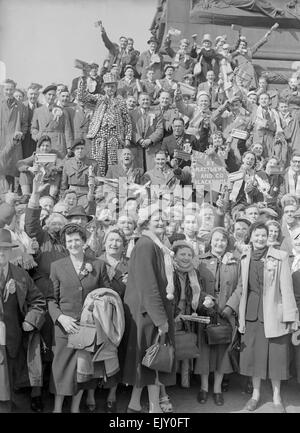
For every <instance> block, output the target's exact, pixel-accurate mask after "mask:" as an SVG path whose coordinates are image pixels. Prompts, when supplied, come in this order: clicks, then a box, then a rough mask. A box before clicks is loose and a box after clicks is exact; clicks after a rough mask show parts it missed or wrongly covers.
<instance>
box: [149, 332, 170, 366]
mask: <svg viewBox="0 0 300 433" xmlns="http://www.w3.org/2000/svg"><path fill="white" fill-rule="evenodd" d="M162 340H165V339H163V338H161V340H160V335H159V334H158V335H157V337H156V339H155V342H154V344H153V345H152V346H150V347H148V349H147V350H146V353H145V355H144V357H143V359H142V365H144V366H145V367H147V368H150V370H156V371H159V372H161V373H171V371H172V368H173V363H174V347H173V346H172V344H171V343H170V341H168V342H166V341H162Z"/></svg>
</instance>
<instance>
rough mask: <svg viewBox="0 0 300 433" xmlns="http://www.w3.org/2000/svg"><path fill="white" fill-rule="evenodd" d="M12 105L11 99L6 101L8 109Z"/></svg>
mask: <svg viewBox="0 0 300 433" xmlns="http://www.w3.org/2000/svg"><path fill="white" fill-rule="evenodd" d="M12 103H13V99H11V98H9V99H8V100H7V106H8V108H11V106H12Z"/></svg>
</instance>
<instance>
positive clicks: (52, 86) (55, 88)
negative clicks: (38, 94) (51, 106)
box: [42, 84, 57, 95]
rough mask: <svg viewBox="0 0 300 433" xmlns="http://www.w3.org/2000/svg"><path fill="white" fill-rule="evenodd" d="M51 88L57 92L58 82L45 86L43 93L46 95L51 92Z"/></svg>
mask: <svg viewBox="0 0 300 433" xmlns="http://www.w3.org/2000/svg"><path fill="white" fill-rule="evenodd" d="M51 90H54V91H55V92H56V90H57V85H56V84H50V85H49V86H47V87H45V88H44V90H43V92H42V93H43V95H46V93H48V92H50V91H51Z"/></svg>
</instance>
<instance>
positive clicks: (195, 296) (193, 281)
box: [174, 258, 201, 311]
mask: <svg viewBox="0 0 300 433" xmlns="http://www.w3.org/2000/svg"><path fill="white" fill-rule="evenodd" d="M174 268H175V270H177V271H178V272H181V273H182V274H188V277H189V280H190V285H191V289H192V308H193V310H194V311H196V310H197V307H198V304H199V298H200V293H201V288H200V284H199V281H198V277H197V273H196V270H195V268H194V266H193V263H188V264H186V263H183V262H182V261H181V260H179V259H178V258H175V259H174Z"/></svg>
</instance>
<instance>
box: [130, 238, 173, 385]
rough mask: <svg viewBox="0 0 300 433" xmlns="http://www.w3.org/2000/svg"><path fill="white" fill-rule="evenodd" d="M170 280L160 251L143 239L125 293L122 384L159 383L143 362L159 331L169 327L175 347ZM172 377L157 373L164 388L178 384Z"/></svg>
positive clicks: (131, 259) (136, 246)
mask: <svg viewBox="0 0 300 433" xmlns="http://www.w3.org/2000/svg"><path fill="white" fill-rule="evenodd" d="M166 287H167V278H166V273H165V266H164V257H163V253H162V252H161V250H160V248H159V247H158V246H157V245H156V244H155V243H154V242H153V241H152V240H151V239H150V238H148V237H147V236H141V238H140V239H139V240H138V241H137V243H136V245H135V247H134V249H133V251H132V253H131V257H130V261H129V271H128V282H127V287H126V291H125V297H124V303H125V306H124V308H125V317H126V331H125V336H124V338H125V343H124V344H125V345H126V355H125V362H124V373H123V374H124V376H123V383H127V384H130V385H135V386H137V387H143V386H146V385H154V384H155V383H156V380H157V379H156V373H155V371H153V370H150V369H149V368H147V367H144V366H143V365H142V364H141V362H142V359H143V357H144V355H145V352H146V350H147V349H148V347H150V346H151V345H152V344H153V342H154V339H155V337H156V336H157V327H159V326H161V325H163V324H164V323H165V322H168V324H169V331H168V336H169V338H170V340H171V342H173V344H174V302H173V301H169V300H168V299H167V297H166ZM175 364H176V363H175V362H174V365H173V370H172V373H161V372H158V373H157V376H158V380H159V382H160V383H162V384H164V385H173V384H175V382H176V376H175Z"/></svg>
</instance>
